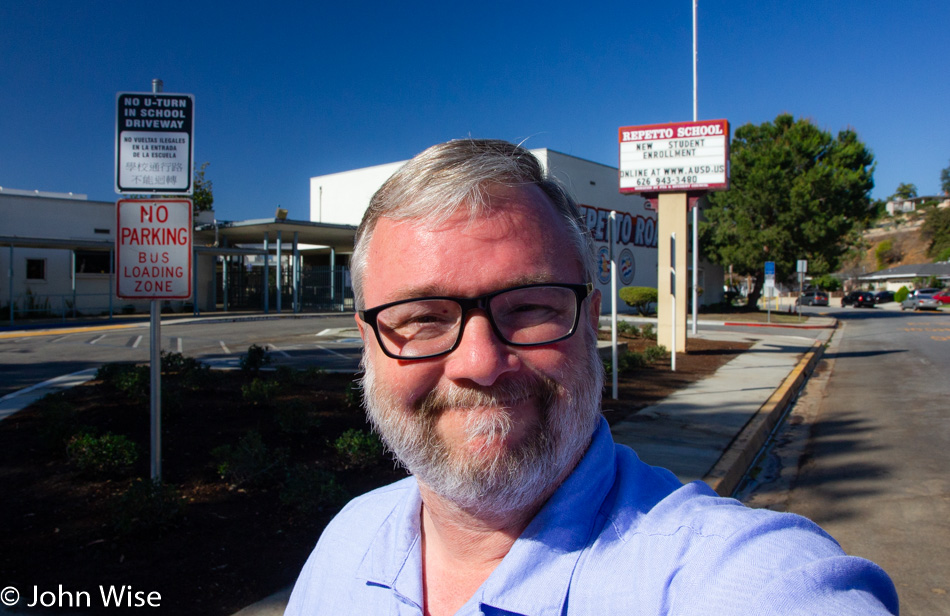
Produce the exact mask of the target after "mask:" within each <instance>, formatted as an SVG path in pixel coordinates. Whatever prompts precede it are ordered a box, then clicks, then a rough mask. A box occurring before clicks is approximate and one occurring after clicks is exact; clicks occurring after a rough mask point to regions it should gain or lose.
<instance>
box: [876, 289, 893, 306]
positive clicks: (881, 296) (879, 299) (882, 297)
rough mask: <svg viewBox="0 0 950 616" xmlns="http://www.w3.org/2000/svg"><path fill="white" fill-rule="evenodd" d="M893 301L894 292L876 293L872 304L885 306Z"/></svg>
mask: <svg viewBox="0 0 950 616" xmlns="http://www.w3.org/2000/svg"><path fill="white" fill-rule="evenodd" d="M893 301H894V292H893V291H878V292H877V293H875V294H874V303H875V304H886V303H888V302H893Z"/></svg>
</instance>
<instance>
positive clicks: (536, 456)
mask: <svg viewBox="0 0 950 616" xmlns="http://www.w3.org/2000/svg"><path fill="white" fill-rule="evenodd" d="M492 204H493V206H495V207H496V208H498V209H500V210H503V211H502V212H500V213H494V214H491V215H489V216H488V217H483V218H479V219H476V220H475V221H471V220H470V219H469V217H468V215H467V214H463V215H461V216H459V217H456V218H452V219H450V220H449V221H448V222H447V223H445V224H442V225H439V226H438V227H437V228H431V227H427V226H424V225H422V224H420V223H419V222H418V221H401V222H397V221H393V220H391V219H386V218H383V219H381V220H380V221H379V222H378V224H377V226H376V229H375V231H374V234H373V238H372V241H371V243H370V246H369V253H368V260H367V273H366V276H365V280H364V283H363V296H364V299H365V305H366V307H368V308H371V307H373V306H377V305H380V304H384V303H388V302H393V301H397V300H402V299H408V298H412V297H422V296H431V295H441V296H453V297H473V296H478V295H482V294H485V293H490V292H493V291H498V290H501V289H505V288H508V287H513V286H516V285H520V284H529V283H538V282H562V283H583V282H586V280H584V273H583V269H582V267H581V265H580V262H579V259H578V256H577V254H576V250H575V249H574V247H573V246H574V245H573V243H572V242H571V240H570V236H569V233H568V231H567V228H566V225H565V223H564V222H563V221H562V220H561V218H560V216H559V215H558V214H557V213H556V211H555V209H554V207H553V206H552V205H551V203H550V202H549V201H548V199H547V197H546V196H545V195H544V193H543V192H541V191H540V189H537V188H536V187H531V188H528V189H525V188H521V189H511V188H501V187H499V188H496V189H495V190H494V191H492ZM496 211H497V210H496ZM599 312H600V298H599V294H597V293H596V292H595V293H594V295H592V296H591V297H590V298H589V299H588V300H587V301H585V302H584V304H583V306H582V314H581V323H580V324H579V326H578V331H577V332H576V333H575V334H574V335H573V336H571V337H570V338H568V339H566V340H563V341H561V342H558V343H554V344H549V345H544V346H539V347H529V348H516V347H511V346H508V345H506V344H505V343H503V342H502V341H501V340H499V339H498V338H497V337H496V336H495V334H494V332H493V330H492V328H491V325H490V323H489V321H488V318H487V316H486V315H485V314H484V313H483V312H482V311H479V310H476V311H474V312H472V313H470V314H469V316H468V318H467V321H466V323H465V327H464V334H463V336H462V340H461V341H460V343H459V346H458V348H456V349H455V350H454V351H452V352H451V353H449V354H448V355H443V356H440V357H435V358H431V359H425V360H418V361H401V360H397V359H392V358H389V357H386V356H385V355H384V354H383V353H382V351H381V350H380V348H379V346H378V342H377V340H376V338H375V336H374V335H373V332H372V330H371V328H370V327H369V326H367V325H366V324H365V323H363V322H362V321H360V320H359V318H357V324H358V325H359V327H360V331H361V335H362V337H363V340H364V342H365V351H364V367H365V369H366V377H365V378H364V389H365V393H366V398H367V407H368V411H369V414H370V417H371V419H372V420H373V422H374V424H375V425H376V426H377V429H379V431H380V433H381V434H382V436H383V439H384V440H385V441H386V442H387V445H389V446H390V448H391V449H393V450H394V452H395V453H396V455H397V457H399V459H400V461H401V462H402V463H403V464H405V465H406V466H407V468H409V470H410V471H411V472H413V473H414V474H415V475H416V476H417V477H418V478H419V480H420V481H422V482H423V483H424V484H426V486H428V487H429V488H430V489H432V490H433V491H435V492H436V493H438V494H440V495H441V496H443V497H444V498H447V499H448V500H450V501H453V502H455V503H456V504H457V505H459V506H462V507H464V508H467V509H483V508H485V507H488V508H491V509H496V510H499V509H500V510H511V509H513V508H516V507H521V506H524V505H525V504H528V503H531V500H530V499H531V498H540V497H541V496H543V495H546V494H547V493H548V492H549V490H548V488H550V487H553V485H556V483H555V482H557V481H559V480H561V479H563V475H564V474H565V473H566V471H569V470H570V467H572V466H573V464H574V463H576V461H577V459H579V457H580V455H581V454H582V453H583V450H584V448H586V445H587V443H588V441H589V438H590V434H591V432H592V431H593V428H594V427H595V425H596V417H597V415H598V414H599V400H600V392H601V386H602V375H601V372H602V371H601V368H600V361H599V358H598V357H597V355H596V346H595V344H594V343H593V342H592V340H591V337H592V336H593V331H594V330H595V328H596V321H597V317H598V315H599ZM552 484H553V485H552ZM526 499H527V503H526V502H525V500H526Z"/></svg>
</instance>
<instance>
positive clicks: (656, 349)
mask: <svg viewBox="0 0 950 616" xmlns="http://www.w3.org/2000/svg"><path fill="white" fill-rule="evenodd" d="M666 354H667V350H666V347H665V346H663V345H662V344H654V345H653V346H649V347H647V348H646V349H645V350H644V351H643V355H644V357H645V358H646V360H647V361H648V362H649V363H651V364H652V363H653V362H657V361H660V360H661V359H663V358H664V357H666Z"/></svg>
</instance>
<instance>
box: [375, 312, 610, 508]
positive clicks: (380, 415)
mask: <svg viewBox="0 0 950 616" xmlns="http://www.w3.org/2000/svg"><path fill="white" fill-rule="evenodd" d="M589 330H590V328H589V327H588V328H584V329H583V330H582V331H579V332H577V333H576V334H575V335H584V336H587V337H588V338H589V339H590V342H589V344H587V345H585V347H586V348H587V350H588V353H587V357H585V358H584V361H581V362H577V364H576V365H575V367H574V368H573V369H572V370H571V372H570V373H568V374H567V375H565V376H564V377H563V378H562V380H561V381H560V382H555V381H553V380H551V379H549V378H547V377H545V376H542V375H531V376H522V377H517V378H513V379H509V380H505V381H502V382H499V383H497V384H495V385H493V386H491V387H477V388H476V387H459V386H456V385H452V386H449V387H447V388H440V389H435V390H432V391H430V392H429V393H428V394H426V395H425V396H423V397H422V398H421V399H419V400H416V401H414V402H413V403H412V408H410V409H404V408H401V405H400V403H399V401H398V400H397V399H396V397H395V396H393V395H392V393H391V392H390V391H389V390H388V389H387V388H386V385H385V383H380V382H379V381H378V380H377V378H376V371H375V367H374V366H373V362H372V360H368V359H367V353H366V351H364V355H363V368H364V370H365V373H364V375H363V378H362V387H363V398H364V404H365V406H366V410H367V414H368V415H369V419H370V421H371V422H372V424H373V427H374V428H375V429H376V431H377V432H378V433H379V435H380V437H381V438H382V440H383V442H384V443H385V444H386V446H387V447H388V448H389V449H390V451H392V452H393V454H394V456H395V457H396V459H397V460H398V461H399V462H400V463H401V464H402V465H403V466H405V467H406V469H407V470H408V471H409V472H410V473H412V474H413V475H415V476H416V478H417V479H418V480H419V481H420V482H422V483H424V484H425V485H426V486H427V487H428V488H429V489H430V490H432V491H433V492H434V493H436V494H437V495H439V496H440V497H441V498H443V499H444V500H446V501H448V502H450V503H452V504H454V505H455V506H456V507H458V508H460V509H462V510H463V511H466V512H469V513H471V514H474V515H477V516H487V515H490V516H498V515H505V514H509V513H512V512H516V511H522V510H525V509H526V508H531V507H535V506H538V505H540V504H541V501H542V500H543V499H546V498H547V497H548V496H550V495H551V493H553V492H554V490H555V489H556V488H557V485H558V482H559V481H562V480H563V478H564V477H565V476H566V475H567V472H568V471H570V470H571V469H572V468H573V467H574V465H576V464H577V462H578V461H579V460H580V458H581V457H582V455H583V453H584V452H585V451H586V450H587V447H588V446H589V444H590V439H591V435H592V434H593V432H594V430H595V429H596V427H597V422H598V419H599V417H600V399H601V392H602V389H603V379H604V376H603V367H602V363H601V361H600V357H599V355H598V354H597V347H596V342H595V341H594V340H593V338H594V336H593V333H592V331H589ZM525 399H533V400H535V401H536V403H537V404H538V406H539V413H538V417H539V420H538V422H537V424H536V425H534V426H531V427H530V428H529V432H528V434H527V436H526V437H525V438H524V439H523V441H522V442H521V443H519V444H518V445H517V446H516V447H511V448H508V447H495V448H494V453H491V454H490V453H488V452H487V451H484V450H480V451H478V452H477V454H479V455H471V454H468V455H465V454H460V453H459V452H458V451H454V450H453V448H452V447H451V446H450V445H449V444H448V443H446V442H445V441H444V439H443V438H442V437H441V436H440V435H439V434H438V432H437V430H436V424H437V422H438V419H439V417H440V415H441V414H442V413H443V412H444V410H445V409H447V408H452V409H469V408H470V409H479V410H478V411H471V412H469V413H468V414H467V417H466V418H465V427H466V436H467V437H468V438H470V439H471V438H480V439H483V440H484V441H485V443H486V446H488V445H491V444H492V443H494V442H496V441H497V440H502V439H504V438H505V437H506V436H507V435H508V434H509V432H510V430H511V428H512V425H513V422H512V417H511V412H510V409H509V408H508V407H507V406H506V405H510V404H511V403H512V402H517V401H523V400H525Z"/></svg>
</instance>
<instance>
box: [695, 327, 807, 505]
mask: <svg viewBox="0 0 950 616" xmlns="http://www.w3.org/2000/svg"><path fill="white" fill-rule="evenodd" d="M824 352H825V343H824V342H822V341H820V340H819V341H816V342H815V343H814V344H812V346H811V348H810V349H809V350H808V351H806V352H805V354H804V355H803V356H802V358H801V359H799V360H798V364H797V365H796V366H795V368H794V369H793V370H792V371H791V372H790V373H789V375H788V376H787V377H785V380H784V381H783V382H782V384H781V385H779V387H778V388H777V389H776V390H775V391H774V392H773V393H772V395H771V396H769V399H768V400H766V401H765V403H764V404H763V405H762V406H761V407H759V410H758V411H756V413H755V415H754V416H753V417H752V418H751V419H749V421H748V422H747V423H746V425H745V427H744V428H742V430H740V431H739V434H737V435H736V436H735V438H733V439H732V442H731V443H729V446H728V447H727V448H726V451H725V452H724V453H723V454H722V456H720V458H719V461H718V462H716V464H714V465H713V467H712V468H711V469H710V470H709V472H708V473H706V476H705V477H703V481H704V482H706V483H707V484H709V486H710V487H711V488H712V489H713V490H715V492H716V494H719V495H720V496H731V495H732V493H733V492H735V490H736V488H738V487H739V483H740V482H741V481H742V478H743V477H744V476H745V474H746V471H747V470H749V466H750V465H751V464H752V462H753V461H754V460H755V458H756V456H757V455H758V453H759V450H760V449H761V448H762V446H763V445H764V444H765V443H766V441H767V440H768V438H769V435H770V434H771V433H772V429H773V428H775V426H776V425H777V424H778V423H779V420H780V419H781V418H782V417H783V416H784V415H785V411H786V410H787V409H788V407H789V406H791V404H792V403H793V402H794V401H795V399H796V398H797V397H798V391H799V389H800V388H801V386H802V385H803V384H804V383H805V381H806V380H807V379H808V377H809V376H810V375H811V373H812V372H814V370H815V366H816V365H817V364H818V361H819V360H820V359H821V357H822V356H823V355H824Z"/></svg>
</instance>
